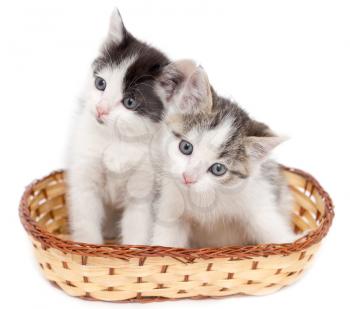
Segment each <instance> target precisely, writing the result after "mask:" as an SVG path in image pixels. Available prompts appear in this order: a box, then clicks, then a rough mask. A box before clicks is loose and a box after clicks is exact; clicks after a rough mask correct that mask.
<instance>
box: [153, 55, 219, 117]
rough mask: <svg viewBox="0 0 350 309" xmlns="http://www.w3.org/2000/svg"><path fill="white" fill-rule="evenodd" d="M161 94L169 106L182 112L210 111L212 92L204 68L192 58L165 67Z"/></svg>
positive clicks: (161, 78)
mask: <svg viewBox="0 0 350 309" xmlns="http://www.w3.org/2000/svg"><path fill="white" fill-rule="evenodd" d="M159 82H160V88H161V89H160V90H161V91H160V95H161V97H162V98H163V100H164V101H165V102H166V103H168V104H169V105H168V107H171V108H174V107H176V109H177V111H178V112H180V113H198V112H209V111H211V109H212V105H213V103H212V93H211V90H210V83H209V79H208V76H207V74H206V72H205V71H204V69H203V68H202V67H200V66H197V64H196V63H195V62H194V61H192V60H180V61H177V62H174V63H171V64H169V65H168V66H166V67H165V68H164V69H163V73H162V75H161V77H160V79H159Z"/></svg>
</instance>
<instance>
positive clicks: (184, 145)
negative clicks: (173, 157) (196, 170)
mask: <svg viewBox="0 0 350 309" xmlns="http://www.w3.org/2000/svg"><path fill="white" fill-rule="evenodd" d="M179 149H180V151H181V152H182V153H183V154H184V155H186V156H189V155H190V154H191V153H192V152H193V145H192V144H191V143H189V142H187V141H185V140H182V141H181V142H180V144H179Z"/></svg>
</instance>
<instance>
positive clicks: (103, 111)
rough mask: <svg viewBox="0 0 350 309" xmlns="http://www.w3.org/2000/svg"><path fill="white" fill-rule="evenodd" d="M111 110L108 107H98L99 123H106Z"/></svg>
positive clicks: (97, 116) (97, 117) (97, 118)
mask: <svg viewBox="0 0 350 309" xmlns="http://www.w3.org/2000/svg"><path fill="white" fill-rule="evenodd" d="M109 112H110V111H109V109H108V108H107V107H106V106H101V105H97V106H96V120H97V121H98V122H99V123H104V118H105V117H106V116H108V115H109Z"/></svg>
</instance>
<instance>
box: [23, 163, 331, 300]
mask: <svg viewBox="0 0 350 309" xmlns="http://www.w3.org/2000/svg"><path fill="white" fill-rule="evenodd" d="M284 169H285V175H286V177H287V179H288V181H289V184H290V188H291V190H292V192H293V195H294V200H295V206H294V215H293V223H294V226H295V231H296V232H303V231H307V230H310V232H309V233H308V235H307V236H305V237H303V238H301V239H299V240H298V241H296V242H294V243H292V244H283V245H274V244H263V245H257V246H244V247H239V246H233V247H223V248H201V249H183V248H166V247H155V246H153V247H152V246H126V245H123V246H119V245H102V246H98V245H90V244H81V243H75V242H72V241H70V240H69V228H68V220H67V209H66V205H65V185H64V173H63V172H62V171H58V172H54V173H52V174H50V175H49V176H47V177H45V178H43V179H42V180H39V181H36V182H34V183H33V184H31V185H30V186H29V187H28V188H27V189H26V191H25V193H24V195H23V197H22V201H21V204H20V217H21V221H22V223H23V226H24V227H25V229H26V231H27V232H28V234H29V236H30V239H31V241H32V243H33V246H34V251H35V255H36V258H37V260H38V262H39V264H40V266H41V268H42V270H43V273H44V275H45V277H46V278H47V279H48V280H50V281H51V282H53V283H55V285H57V286H59V287H60V288H61V289H63V290H64V291H65V292H66V293H68V294H69V295H72V296H79V297H83V298H87V299H95V300H105V301H126V300H128V301H149V300H152V301H154V300H162V299H177V298H189V297H191V298H203V297H218V296H226V295H233V294H241V293H243V294H249V295H261V294H268V293H271V292H274V291H277V290H279V289H280V288H281V287H283V286H286V285H289V284H291V283H292V282H294V281H295V280H296V279H297V278H298V277H299V276H300V274H301V273H302V272H303V271H304V270H305V269H306V268H307V267H308V266H309V264H310V262H311V260H312V258H313V256H314V254H315V252H316V251H317V249H318V247H319V244H320V241H321V240H322V238H323V237H324V236H325V235H326V234H327V232H328V229H329V227H330V225H331V222H332V219H333V216H334V211H333V204H332V201H331V199H330V197H329V196H328V194H327V193H326V192H325V191H324V190H323V189H322V187H321V186H320V185H319V183H318V182H317V181H316V180H315V179H314V178H313V177H312V176H310V175H308V174H306V173H304V172H302V171H299V170H295V169H289V168H284Z"/></svg>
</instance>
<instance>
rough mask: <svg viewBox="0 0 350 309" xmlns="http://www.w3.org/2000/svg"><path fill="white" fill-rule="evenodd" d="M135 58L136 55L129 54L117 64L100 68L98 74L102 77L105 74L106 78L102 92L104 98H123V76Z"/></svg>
mask: <svg viewBox="0 0 350 309" xmlns="http://www.w3.org/2000/svg"><path fill="white" fill-rule="evenodd" d="M136 58H137V56H136V55H133V56H130V57H128V58H125V59H124V60H123V61H122V62H121V63H119V64H117V65H115V64H113V65H108V66H106V67H105V68H104V69H102V70H101V72H100V75H101V76H102V77H103V76H104V75H105V76H107V79H108V80H107V88H106V91H105V93H104V97H105V98H110V99H116V100H121V99H123V95H124V94H123V89H124V78H125V75H126V73H127V71H128V69H129V67H130V66H132V65H133V63H134V62H135V61H136ZM108 86H109V87H108Z"/></svg>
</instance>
